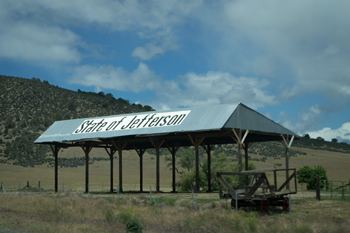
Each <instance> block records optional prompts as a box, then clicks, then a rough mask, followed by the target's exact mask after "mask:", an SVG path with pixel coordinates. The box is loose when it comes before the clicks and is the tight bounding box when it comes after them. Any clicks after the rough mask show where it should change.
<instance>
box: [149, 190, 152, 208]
mask: <svg viewBox="0 0 350 233" xmlns="http://www.w3.org/2000/svg"><path fill="white" fill-rule="evenodd" d="M149 195H150V198H149V200H150V202H151V204H152V186H149Z"/></svg>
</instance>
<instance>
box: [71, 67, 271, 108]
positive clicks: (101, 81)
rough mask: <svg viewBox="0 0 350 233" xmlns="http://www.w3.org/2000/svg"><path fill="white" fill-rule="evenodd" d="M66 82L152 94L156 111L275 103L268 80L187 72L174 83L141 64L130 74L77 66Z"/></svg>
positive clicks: (254, 106) (117, 70)
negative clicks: (269, 91)
mask: <svg viewBox="0 0 350 233" xmlns="http://www.w3.org/2000/svg"><path fill="white" fill-rule="evenodd" d="M68 81H69V82H70V83H77V84H81V85H85V86H94V87H95V88H99V89H98V90H100V89H114V90H119V91H132V92H135V93H139V92H145V91H153V92H154V93H155V94H156V96H157V99H156V100H154V101H152V102H151V103H149V104H151V105H152V106H153V107H154V108H156V109H169V108H176V107H182V106H186V107H193V106H201V105H214V104H222V103H239V102H244V103H245V104H247V105H249V106H250V107H252V108H259V107H264V106H266V105H274V104H276V103H277V100H276V99H275V96H274V95H271V94H269V93H268V91H267V90H265V89H267V87H268V85H269V82H268V81H267V80H259V79H256V78H247V77H235V76H232V75H231V74H229V73H223V72H208V73H206V74H204V75H198V74H195V73H187V74H185V75H183V76H180V77H178V78H177V81H174V80H171V81H168V80H163V79H162V78H161V77H160V76H158V75H156V74H155V72H154V71H152V70H151V69H149V67H148V66H147V65H146V64H144V63H143V62H141V63H139V66H138V67H137V68H136V69H135V70H134V71H132V72H128V71H126V70H124V69H123V68H122V67H113V66H111V65H107V66H106V65H101V66H89V65H86V66H80V67H77V68H76V70H75V73H74V75H73V76H72V77H70V78H69V80H68Z"/></svg>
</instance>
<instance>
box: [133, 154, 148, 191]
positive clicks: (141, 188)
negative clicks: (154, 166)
mask: <svg viewBox="0 0 350 233" xmlns="http://www.w3.org/2000/svg"><path fill="white" fill-rule="evenodd" d="M135 150H136V152H137V154H138V155H139V158H140V192H143V154H144V153H145V152H146V149H140V150H138V149H137V148H135Z"/></svg>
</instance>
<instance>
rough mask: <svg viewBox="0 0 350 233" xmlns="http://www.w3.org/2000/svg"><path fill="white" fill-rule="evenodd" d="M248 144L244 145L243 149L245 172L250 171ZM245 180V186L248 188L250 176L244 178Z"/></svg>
mask: <svg viewBox="0 0 350 233" xmlns="http://www.w3.org/2000/svg"><path fill="white" fill-rule="evenodd" d="M248 148H249V147H248V144H247V143H244V147H243V149H244V160H245V167H244V170H245V171H248V170H249V168H248V165H249V164H248V160H249V159H248ZM244 179H245V182H244V183H245V185H246V186H248V185H249V176H245V177H244Z"/></svg>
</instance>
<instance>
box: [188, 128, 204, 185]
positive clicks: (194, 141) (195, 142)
mask: <svg viewBox="0 0 350 233" xmlns="http://www.w3.org/2000/svg"><path fill="white" fill-rule="evenodd" d="M188 137H189V138H190V141H191V142H192V145H193V146H194V150H195V157H196V160H195V168H196V185H195V191H196V192H199V148H198V147H199V145H200V144H201V143H202V142H203V140H204V139H205V138H204V137H203V138H198V137H195V138H194V139H193V138H192V136H191V134H188Z"/></svg>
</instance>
